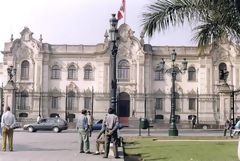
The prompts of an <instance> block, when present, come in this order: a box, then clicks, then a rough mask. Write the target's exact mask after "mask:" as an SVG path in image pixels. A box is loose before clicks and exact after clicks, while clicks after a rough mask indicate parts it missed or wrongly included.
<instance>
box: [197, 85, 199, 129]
mask: <svg viewBox="0 0 240 161" xmlns="http://www.w3.org/2000/svg"><path fill="white" fill-rule="evenodd" d="M198 110H199V93H198V88H197V125H198V124H199V112H198Z"/></svg>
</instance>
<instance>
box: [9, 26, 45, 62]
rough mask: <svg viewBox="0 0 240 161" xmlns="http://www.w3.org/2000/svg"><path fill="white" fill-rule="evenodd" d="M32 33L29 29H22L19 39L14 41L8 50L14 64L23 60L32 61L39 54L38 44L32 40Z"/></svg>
mask: <svg viewBox="0 0 240 161" xmlns="http://www.w3.org/2000/svg"><path fill="white" fill-rule="evenodd" d="M32 34H33V33H32V32H31V31H30V30H29V28H24V30H23V31H22V32H21V38H20V39H15V40H14V41H13V43H12V46H11V48H10V51H11V53H12V54H13V55H14V59H15V61H16V62H19V61H21V60H24V59H32V60H34V58H35V57H37V55H38V54H39V53H40V52H39V51H40V47H41V45H40V43H39V42H38V41H37V40H35V39H34V38H32Z"/></svg>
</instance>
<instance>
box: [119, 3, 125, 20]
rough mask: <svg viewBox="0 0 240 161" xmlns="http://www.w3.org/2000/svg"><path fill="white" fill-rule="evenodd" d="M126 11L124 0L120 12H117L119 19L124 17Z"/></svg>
mask: <svg viewBox="0 0 240 161" xmlns="http://www.w3.org/2000/svg"><path fill="white" fill-rule="evenodd" d="M124 12H125V0H122V4H121V7H120V9H119V10H118V13H117V19H118V20H120V19H122V18H123V15H124Z"/></svg>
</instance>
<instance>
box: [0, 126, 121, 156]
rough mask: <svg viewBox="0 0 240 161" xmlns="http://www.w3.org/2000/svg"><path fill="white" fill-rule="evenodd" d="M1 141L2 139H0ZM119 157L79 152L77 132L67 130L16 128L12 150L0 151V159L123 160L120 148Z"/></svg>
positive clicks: (92, 138) (91, 148) (94, 138)
mask: <svg viewBox="0 0 240 161" xmlns="http://www.w3.org/2000/svg"><path fill="white" fill-rule="evenodd" d="M96 136H97V132H93V135H92V137H91V138H90V141H91V143H90V150H91V152H95V140H96ZM0 142H2V141H0ZM119 150H120V157H121V158H120V159H115V158H114V157H113V156H109V158H106V159H105V158H103V155H93V154H82V153H79V142H78V133H76V132H75V130H67V131H63V132H62V133H53V132H51V131H50V132H35V133H29V132H25V131H21V130H18V131H16V132H15V133H14V151H13V152H9V151H6V152H2V151H0V161H102V160H104V161H114V160H118V161H123V154H122V148H119Z"/></svg>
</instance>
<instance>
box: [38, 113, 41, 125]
mask: <svg viewBox="0 0 240 161" xmlns="http://www.w3.org/2000/svg"><path fill="white" fill-rule="evenodd" d="M40 119H41V115H40V114H39V115H38V117H37V123H39V121H40Z"/></svg>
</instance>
